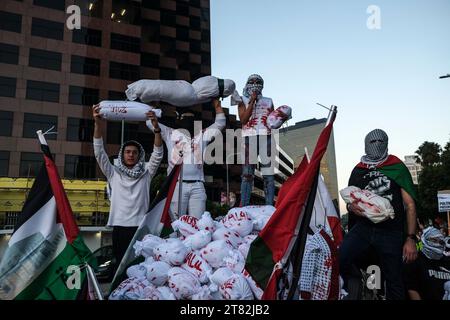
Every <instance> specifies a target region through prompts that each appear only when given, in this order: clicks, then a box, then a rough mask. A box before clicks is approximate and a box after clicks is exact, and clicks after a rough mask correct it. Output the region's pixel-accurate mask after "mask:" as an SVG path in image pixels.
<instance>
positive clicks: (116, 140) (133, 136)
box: [106, 121, 139, 144]
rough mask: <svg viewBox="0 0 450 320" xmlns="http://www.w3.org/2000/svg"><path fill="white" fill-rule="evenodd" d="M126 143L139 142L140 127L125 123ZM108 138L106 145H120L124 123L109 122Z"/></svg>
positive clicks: (124, 137)
mask: <svg viewBox="0 0 450 320" xmlns="http://www.w3.org/2000/svg"><path fill="white" fill-rule="evenodd" d="M124 129H125V130H124V136H123V139H124V141H128V140H137V139H138V131H139V125H138V124H134V123H125V126H124ZM106 130H107V137H106V143H109V144H120V143H121V138H122V123H121V122H111V121H108V122H107V129H106Z"/></svg>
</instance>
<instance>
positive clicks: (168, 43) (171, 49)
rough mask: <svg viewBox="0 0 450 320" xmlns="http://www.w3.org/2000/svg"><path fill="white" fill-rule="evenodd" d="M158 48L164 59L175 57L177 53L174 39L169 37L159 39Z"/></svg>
mask: <svg viewBox="0 0 450 320" xmlns="http://www.w3.org/2000/svg"><path fill="white" fill-rule="evenodd" d="M160 40H161V41H160V48H161V53H162V55H163V56H165V57H172V58H173V57H175V54H176V52H177V49H176V39H174V38H169V37H161V38H160Z"/></svg>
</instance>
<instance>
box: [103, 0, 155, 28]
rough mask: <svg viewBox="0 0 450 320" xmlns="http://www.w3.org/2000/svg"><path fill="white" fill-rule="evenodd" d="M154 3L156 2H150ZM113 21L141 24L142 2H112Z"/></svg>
mask: <svg viewBox="0 0 450 320" xmlns="http://www.w3.org/2000/svg"><path fill="white" fill-rule="evenodd" d="M147 1H148V0H147ZM150 1H154V0H150ZM111 20H112V21H116V22H119V23H129V24H134V25H140V24H141V1H139V2H138V1H129V0H114V1H112V11H111Z"/></svg>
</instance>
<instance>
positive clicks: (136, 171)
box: [117, 140, 145, 179]
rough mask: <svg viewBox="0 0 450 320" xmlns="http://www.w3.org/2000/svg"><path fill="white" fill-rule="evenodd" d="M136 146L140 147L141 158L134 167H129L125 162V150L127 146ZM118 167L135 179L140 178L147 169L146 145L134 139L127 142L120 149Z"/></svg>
mask: <svg viewBox="0 0 450 320" xmlns="http://www.w3.org/2000/svg"><path fill="white" fill-rule="evenodd" d="M130 145H132V146H136V147H137V148H138V149H139V160H138V162H137V163H136V164H135V166H134V167H133V168H131V169H130V168H128V167H127V166H126V165H125V163H124V159H123V152H124V150H125V147H126V146H130ZM117 168H118V169H119V170H120V172H122V173H124V174H126V175H127V176H129V177H130V178H133V179H137V178H139V177H140V176H141V175H142V174H143V173H144V171H145V150H144V147H142V145H141V144H140V143H139V142H137V141H134V140H130V141H127V142H125V143H124V144H123V145H122V146H121V147H120V150H119V156H118V165H117Z"/></svg>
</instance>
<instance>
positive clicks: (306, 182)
mask: <svg viewBox="0 0 450 320" xmlns="http://www.w3.org/2000/svg"><path fill="white" fill-rule="evenodd" d="M335 116H336V111H333V112H332V114H331V118H330V121H329V124H328V125H327V126H326V127H325V128H324V129H323V131H322V133H321V134H320V136H319V139H318V141H317V145H316V148H315V150H314V153H313V155H312V157H311V160H310V162H309V163H307V164H305V163H304V164H303V165H302V166H300V167H303V170H302V168H301V169H300V170H297V171H298V172H296V174H294V176H293V177H292V181H291V182H290V186H289V188H288V190H286V191H285V194H284V195H282V200H281V202H279V203H277V208H276V210H275V212H274V214H273V215H272V217H271V218H270V220H269V221H268V223H267V224H266V226H265V227H264V229H263V230H261V231H260V233H259V234H258V237H257V238H256V239H255V240H254V241H253V242H252V244H251V246H250V250H249V253H248V256H247V260H246V265H245V269H246V270H247V271H248V272H249V273H250V275H251V276H252V278H253V279H254V280H255V281H256V283H257V284H258V285H259V286H260V287H261V288H262V289H263V290H264V294H263V296H262V299H266V300H267V299H268V300H276V299H277V292H278V283H279V280H280V278H281V275H282V273H283V270H284V268H285V267H286V265H287V262H288V260H289V258H290V256H291V252H292V249H293V247H294V246H296V247H297V245H298V241H297V240H299V238H300V239H302V241H303V249H304V243H305V242H306V231H307V227H308V226H309V223H310V218H311V216H310V214H311V212H312V208H313V206H314V199H315V193H316V190H317V178H318V173H319V168H320V161H321V159H322V157H323V155H324V153H325V151H326V149H327V145H328V141H329V139H330V135H331V130H332V128H333V122H334V119H335ZM308 215H309V217H308ZM305 217H306V218H305ZM304 219H305V221H303V220H304ZM301 246H302V245H300V250H302V249H301ZM298 254H300V256H302V255H303V251H300V252H298Z"/></svg>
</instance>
